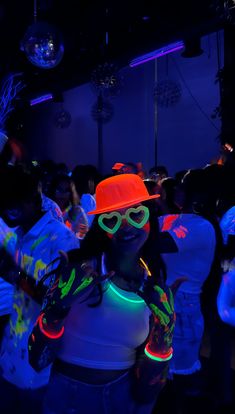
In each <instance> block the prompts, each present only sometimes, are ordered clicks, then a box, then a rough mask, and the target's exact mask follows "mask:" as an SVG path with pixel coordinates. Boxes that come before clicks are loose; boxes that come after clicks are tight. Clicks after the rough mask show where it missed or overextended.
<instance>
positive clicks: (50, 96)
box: [30, 93, 53, 106]
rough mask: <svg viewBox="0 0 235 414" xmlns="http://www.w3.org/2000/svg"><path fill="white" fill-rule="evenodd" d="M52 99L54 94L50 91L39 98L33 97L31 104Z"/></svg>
mask: <svg viewBox="0 0 235 414" xmlns="http://www.w3.org/2000/svg"><path fill="white" fill-rule="evenodd" d="M51 99H53V95H52V94H51V93H48V94H47V95H42V96H39V97H38V98H35V99H31V100H30V106H34V105H37V104H39V103H42V102H46V101H50V100H51Z"/></svg>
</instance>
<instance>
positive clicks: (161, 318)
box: [149, 303, 170, 326]
mask: <svg viewBox="0 0 235 414" xmlns="http://www.w3.org/2000/svg"><path fill="white" fill-rule="evenodd" d="M149 307H150V309H151V310H152V311H153V313H154V315H155V316H156V317H157V318H158V319H159V321H160V324H161V325H164V326H165V325H168V323H169V322H170V318H169V316H167V315H166V314H165V313H164V312H163V311H161V310H160V309H159V308H158V307H157V306H156V305H154V304H153V303H150V305H149Z"/></svg>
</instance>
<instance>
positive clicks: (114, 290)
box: [109, 258, 151, 303]
mask: <svg viewBox="0 0 235 414" xmlns="http://www.w3.org/2000/svg"><path fill="white" fill-rule="evenodd" d="M140 262H141V263H142V265H143V266H144V268H145V270H146V271H147V275H148V276H151V272H150V270H149V268H148V266H147V264H146V263H145V262H144V260H143V259H142V258H140ZM109 287H110V289H111V290H112V292H114V293H115V295H117V296H119V297H120V298H121V299H123V300H125V301H126V302H131V303H143V302H144V300H143V299H141V298H139V299H130V298H127V297H126V296H124V295H122V294H121V293H120V292H119V291H118V290H117V289H116V288H115V287H114V286H113V284H112V283H111V282H109Z"/></svg>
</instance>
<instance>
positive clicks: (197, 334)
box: [170, 292, 204, 375]
mask: <svg viewBox="0 0 235 414" xmlns="http://www.w3.org/2000/svg"><path fill="white" fill-rule="evenodd" d="M175 312H176V324H175V330H174V335H173V349H174V353H173V358H172V359H171V361H170V372H171V373H176V374H182V375H188V374H193V373H194V372H196V371H198V370H199V369H200V368H201V363H200V360H199V354H200V346H201V341H202V336H203V332H204V318H203V315H202V312H201V305H200V296H199V295H197V294H191V293H184V292H177V293H176V296H175Z"/></svg>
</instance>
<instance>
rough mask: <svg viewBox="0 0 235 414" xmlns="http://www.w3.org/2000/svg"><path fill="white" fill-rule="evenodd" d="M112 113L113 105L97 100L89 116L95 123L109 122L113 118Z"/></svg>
mask: <svg viewBox="0 0 235 414" xmlns="http://www.w3.org/2000/svg"><path fill="white" fill-rule="evenodd" d="M113 113H114V110H113V105H112V104H111V103H110V102H108V101H107V100H103V99H102V101H100V100H99V99H98V100H97V102H96V103H95V104H94V105H93V106H92V109H91V116H92V118H93V119H94V121H96V122H103V123H107V122H109V121H110V120H111V119H112V117H113Z"/></svg>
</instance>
